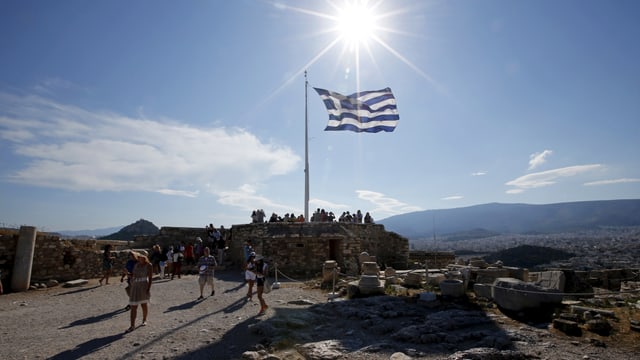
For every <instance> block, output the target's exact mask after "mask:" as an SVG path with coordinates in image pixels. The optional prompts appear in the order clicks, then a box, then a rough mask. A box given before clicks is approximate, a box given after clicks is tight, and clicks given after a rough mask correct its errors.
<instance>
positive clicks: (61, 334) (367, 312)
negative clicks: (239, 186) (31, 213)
mask: <svg viewBox="0 0 640 360" xmlns="http://www.w3.org/2000/svg"><path fill="white" fill-rule="evenodd" d="M217 277H218V281H217V283H216V293H215V295H214V296H205V299H204V300H200V301H198V300H196V299H197V298H198V296H199V290H198V284H197V278H196V277H195V276H193V275H185V276H182V278H181V279H174V280H158V281H156V282H155V283H154V285H153V287H152V290H151V291H152V304H151V305H150V315H149V321H148V325H147V326H144V327H138V328H137V329H136V330H134V331H133V332H131V333H126V334H125V332H124V330H125V329H127V327H128V326H129V313H128V312H127V311H125V310H124V306H125V305H126V295H125V292H124V287H123V286H121V284H120V283H119V278H116V277H114V278H112V279H111V284H110V285H103V286H99V285H98V284H97V281H96V280H95V279H94V280H89V282H88V283H87V284H85V285H84V286H81V287H74V288H67V287H62V286H57V287H53V288H48V289H45V290H34V291H28V292H23V293H12V294H7V295H2V296H0V322H1V324H2V325H1V326H0V334H1V336H0V348H1V349H0V358H2V359H78V358H86V359H132V358H138V359H242V358H245V359H271V360H276V359H289V360H294V359H374V360H376V359H410V358H411V359H569V360H571V359H637V358H638V357H639V356H640V333H638V332H636V331H632V330H630V323H629V320H630V319H635V320H640V312H639V311H638V310H637V309H636V308H635V307H634V306H621V307H618V308H615V309H614V310H615V311H616V314H617V316H618V318H617V319H616V320H615V321H613V322H612V323H613V326H614V330H613V331H612V333H611V335H609V336H600V335H597V334H593V333H590V332H587V331H585V332H583V334H582V335H580V336H568V335H566V334H564V333H561V332H559V331H557V330H555V329H553V328H552V326H550V323H549V317H548V316H547V315H548V314H542V313H541V314H538V315H536V314H530V315H529V316H528V317H527V318H520V319H518V318H514V317H513V316H512V317H509V316H506V315H505V314H503V313H502V312H500V311H499V310H498V309H496V308H495V307H493V306H492V304H491V303H483V302H479V301H475V299H464V300H455V301H454V300H451V299H437V300H436V301H433V302H428V303H427V302H422V301H418V300H417V299H416V298H415V297H411V296H408V297H395V296H376V297H369V298H361V299H353V300H344V299H340V298H338V299H335V300H333V301H329V300H328V296H327V293H326V292H325V291H322V290H319V289H315V288H313V286H309V285H308V284H304V283H294V282H282V283H281V285H282V286H281V288H279V289H274V290H273V291H272V292H271V293H269V294H267V295H265V298H266V299H267V302H268V303H269V305H270V308H269V310H268V311H267V313H266V314H265V315H261V316H258V315H257V313H258V309H259V305H258V304H257V301H256V298H255V296H254V301H246V299H245V294H246V291H247V288H246V287H245V285H244V284H243V282H241V281H240V280H241V275H240V272H239V271H236V270H226V271H222V272H219V273H218V274H217ZM205 294H206V295H208V292H207V291H205ZM140 322H141V314H139V317H138V324H139V323H140Z"/></svg>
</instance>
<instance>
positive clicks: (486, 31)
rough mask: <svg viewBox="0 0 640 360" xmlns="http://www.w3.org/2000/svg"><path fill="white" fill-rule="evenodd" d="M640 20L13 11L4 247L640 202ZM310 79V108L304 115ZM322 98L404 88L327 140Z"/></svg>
mask: <svg viewBox="0 0 640 360" xmlns="http://www.w3.org/2000/svg"><path fill="white" fill-rule="evenodd" d="M639 14H640V3H638V2H637V1H615V2H606V1H595V0H593V1H592V0H587V1H577V0H571V1H561V2H557V1H550V0H542V1H508V0H488V1H476V2H461V1H446V2H442V1H402V0H387V1H325V2H319V1H311V0H305V1H293V0H289V1H286V0H285V1H257V0H241V1H202V2H173V1H166V0H162V1H136V2H127V1H120V0H118V1H91V2H85V1H62V2H51V1H44V0H32V1H14V0H9V1H3V2H1V3H0V33H2V34H3V36H2V37H0V49H1V53H2V56H0V226H19V225H32V226H36V227H38V229H39V230H45V231H57V230H76V229H97V228H106V227H112V226H118V225H126V224H130V223H132V222H134V221H136V220H138V219H140V218H144V219H147V220H149V221H151V222H153V223H154V224H155V225H157V226H194V227H198V226H202V227H204V225H205V224H209V223H213V224H215V225H216V226H219V225H224V226H225V227H226V226H231V225H233V224H240V223H247V222H249V221H250V214H251V212H252V210H254V209H264V210H265V212H266V213H267V215H269V214H271V213H272V212H276V213H278V214H280V215H284V214H285V213H292V212H293V213H295V214H301V213H303V212H304V193H305V186H304V177H305V174H304V168H305V137H304V134H305V133H304V130H305V112H306V113H307V114H308V126H309V142H308V144H309V175H310V202H309V208H310V212H313V210H315V209H316V208H324V209H327V210H330V211H333V212H335V213H338V214H339V213H341V212H343V211H356V210H358V209H360V210H362V211H363V212H370V213H371V214H372V215H373V217H374V219H375V220H379V219H383V218H386V217H389V216H392V215H397V214H403V213H408V212H413V211H419V210H429V209H443V208H454V207H464V206H470V205H476V204H483V203H489V202H502V203H529V204H545V203H557V202H569V201H583V200H607V199H637V198H640V159H639V157H638V154H640V142H639V141H638V139H637V137H638V134H640V121H639V120H640V105H639V104H640V67H638V66H637V64H638V63H640V43H639V42H638V41H637V39H638V38H639V37H640V23H639V22H638V21H637V19H638V15H639ZM305 70H306V71H307V72H308V78H307V79H308V82H309V87H308V93H307V95H308V98H305V77H304V72H305ZM313 87H317V88H322V89H328V90H332V91H336V92H339V93H341V94H344V95H349V94H352V93H355V92H357V91H364V90H378V89H384V88H386V87H389V88H390V89H391V90H392V91H393V94H394V96H395V98H396V99H397V106H398V113H399V116H400V121H399V123H398V125H397V128H396V129H395V130H394V131H393V132H380V133H375V134H369V133H355V132H351V131H331V132H325V131H324V128H325V126H326V124H327V120H328V115H327V111H326V109H325V107H324V105H323V103H322V101H321V100H320V98H319V96H318V95H317V94H316V92H315V91H314V90H313Z"/></svg>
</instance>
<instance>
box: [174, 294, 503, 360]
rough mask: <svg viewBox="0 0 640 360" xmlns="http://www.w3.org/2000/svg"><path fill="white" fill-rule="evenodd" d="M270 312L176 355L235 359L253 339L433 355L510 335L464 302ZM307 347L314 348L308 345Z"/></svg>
mask: <svg viewBox="0 0 640 360" xmlns="http://www.w3.org/2000/svg"><path fill="white" fill-rule="evenodd" d="M223 311H224V310H223ZM270 311H275V314H274V315H273V316H271V317H269V318H266V317H265V318H261V317H253V318H249V319H247V320H245V321H243V322H241V323H239V324H237V325H236V326H235V327H234V328H233V329H231V330H230V331H228V332H227V333H225V334H224V335H223V336H222V337H221V338H219V339H216V341H215V343H211V344H209V345H207V346H205V347H201V348H199V349H196V350H193V351H191V352H188V353H185V354H182V355H180V356H178V357H177V359H211V358H215V359H239V358H242V354H243V353H244V352H245V351H251V350H257V348H256V346H257V345H259V344H260V345H262V346H263V347H264V348H266V349H269V348H271V349H276V350H286V349H291V348H293V347H294V346H295V345H296V344H310V343H318V342H323V341H325V342H326V343H325V344H323V345H322V346H318V347H317V348H321V349H325V350H323V351H326V349H330V350H335V351H336V352H339V353H341V354H343V356H349V355H348V354H349V353H354V352H360V353H364V354H366V353H376V354H378V355H380V354H383V355H385V356H386V355H388V356H390V355H391V354H393V353H395V352H404V353H414V354H419V353H423V354H428V355H436V356H439V355H446V354H451V353H453V352H456V351H464V350H469V349H472V348H477V347H489V348H495V349H500V350H507V349H510V348H512V345H513V344H512V340H511V338H510V336H509V335H508V334H506V333H505V332H504V330H502V329H501V328H500V327H499V326H498V325H497V324H496V323H495V322H494V321H493V320H492V319H491V318H490V317H489V316H488V315H487V314H486V313H485V312H484V311H481V310H480V309H478V308H477V307H475V306H474V305H473V304H470V303H469V302H465V301H461V302H456V303H452V302H447V301H440V302H438V303H437V305H436V306H433V305H430V306H424V305H421V304H418V303H417V302H413V303H411V302H408V301H406V300H403V299H400V298H398V297H392V296H379V297H376V298H375V299H374V298H361V299H354V300H346V301H338V302H331V303H321V304H315V305H312V306H310V307H306V306H305V307H300V308H297V307H291V306H288V307H282V308H276V309H274V310H270ZM304 351H306V350H303V352H304ZM308 351H314V349H313V346H311V347H310V348H309V350H308ZM315 351H317V350H315Z"/></svg>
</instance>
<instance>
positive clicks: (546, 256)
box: [483, 245, 575, 269]
mask: <svg viewBox="0 0 640 360" xmlns="http://www.w3.org/2000/svg"><path fill="white" fill-rule="evenodd" d="M573 256H575V255H574V254H571V253H569V252H566V251H563V250H558V249H552V248H550V247H546V246H532V245H521V246H517V247H514V248H510V249H506V250H501V251H497V252H494V253H491V254H489V255H487V256H484V257H483V259H484V260H485V261H486V262H487V263H489V264H492V263H495V262H496V261H498V260H499V261H502V263H503V264H504V265H506V266H514V267H522V268H528V269H535V268H536V267H537V266H539V265H543V264H549V263H550V262H552V261H556V260H566V259H569V258H571V257H573Z"/></svg>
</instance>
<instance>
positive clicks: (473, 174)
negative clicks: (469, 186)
mask: <svg viewBox="0 0 640 360" xmlns="http://www.w3.org/2000/svg"><path fill="white" fill-rule="evenodd" d="M484 175H487V172H486V171H476V172H473V173H471V176H484Z"/></svg>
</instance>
